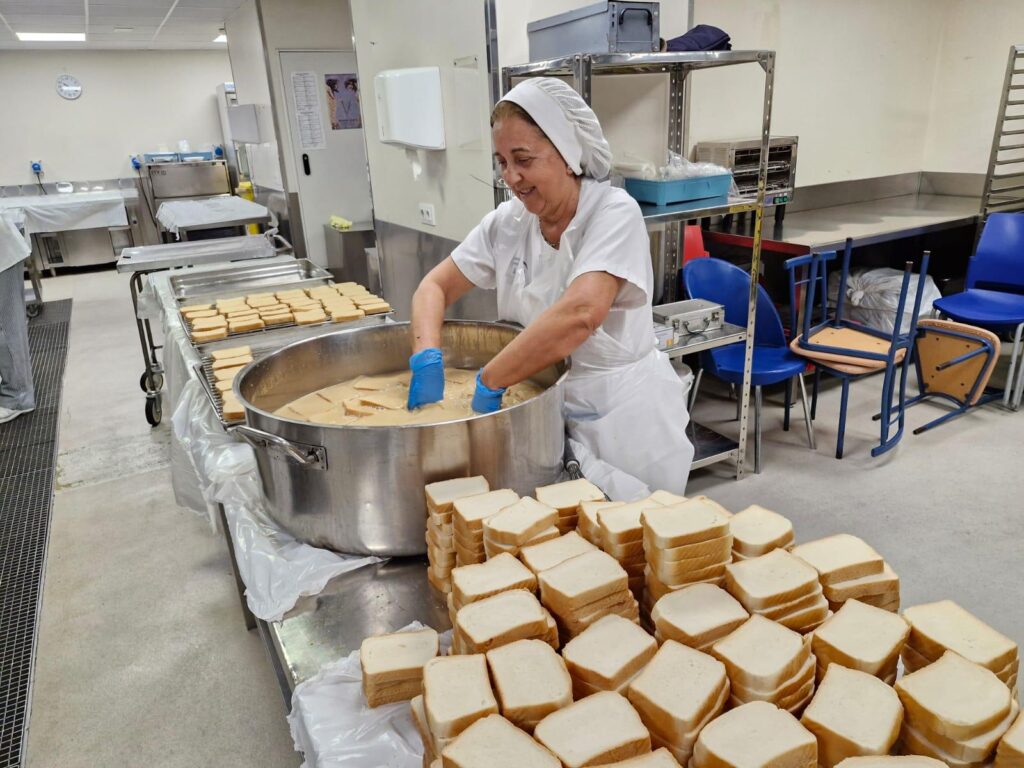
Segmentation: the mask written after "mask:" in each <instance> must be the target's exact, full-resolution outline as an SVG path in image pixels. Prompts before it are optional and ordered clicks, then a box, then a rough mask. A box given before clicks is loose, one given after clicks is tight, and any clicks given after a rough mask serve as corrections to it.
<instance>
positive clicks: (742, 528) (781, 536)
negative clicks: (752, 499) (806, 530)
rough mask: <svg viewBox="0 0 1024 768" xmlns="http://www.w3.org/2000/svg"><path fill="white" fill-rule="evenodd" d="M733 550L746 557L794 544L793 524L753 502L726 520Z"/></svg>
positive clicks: (764, 553)
mask: <svg viewBox="0 0 1024 768" xmlns="http://www.w3.org/2000/svg"><path fill="white" fill-rule="evenodd" d="M729 531H730V533H732V539H733V543H732V546H733V549H734V550H736V551H737V552H739V553H740V554H742V555H744V556H745V557H757V556H758V555H766V554H768V553H769V552H771V551H772V550H773V549H778V548H779V547H785V546H788V545H789V544H792V543H793V523H791V522H790V521H789V519H788V518H785V517H783V516H782V515H780V514H779V513H778V512H772V511H771V510H770V509H765V508H764V507H760V506H758V505H757V504H752V505H751V506H749V507H747V508H746V509H744V510H742V511H741V512H737V513H736V514H735V515H733V516H732V517H731V518H730V519H729Z"/></svg>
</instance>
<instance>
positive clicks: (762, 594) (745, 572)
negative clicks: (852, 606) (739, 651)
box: [725, 549, 821, 611]
mask: <svg viewBox="0 0 1024 768" xmlns="http://www.w3.org/2000/svg"><path fill="white" fill-rule="evenodd" d="M725 588H726V589H728V590H729V593H730V594H731V595H732V596H733V597H735V598H736V599H737V600H739V601H740V603H742V604H743V607H744V608H746V609H747V610H748V611H756V610H758V609H764V608H771V607H773V606H777V605H781V604H782V603H788V602H790V601H792V600H796V599H798V598H801V597H804V596H805V595H808V594H811V593H812V592H821V585H820V584H819V583H818V572H817V571H816V570H814V568H812V567H811V566H809V565H808V564H807V563H805V562H804V561H803V560H801V559H800V558H798V557H794V556H793V555H791V554H790V553H789V552H787V551H786V550H784V549H773V550H772V551H771V552H769V553H768V554H767V555H761V556H760V557H755V558H754V559H752V560H744V561H742V562H739V563H732V564H731V565H727V566H726V567H725Z"/></svg>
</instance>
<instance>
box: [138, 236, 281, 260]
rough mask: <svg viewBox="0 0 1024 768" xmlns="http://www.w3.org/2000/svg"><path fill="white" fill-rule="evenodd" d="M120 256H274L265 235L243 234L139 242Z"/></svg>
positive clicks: (139, 257) (139, 258)
mask: <svg viewBox="0 0 1024 768" xmlns="http://www.w3.org/2000/svg"><path fill="white" fill-rule="evenodd" d="M121 255H122V257H124V256H128V257H129V258H130V259H131V260H132V261H133V262H145V261H149V260H152V259H165V258H175V257H182V258H185V257H191V258H197V257H204V258H205V257H211V258H212V257H214V256H219V255H223V257H224V260H225V261H229V260H230V261H237V260H240V259H263V258H267V257H268V256H273V255H274V244H273V243H272V242H271V241H270V240H269V239H268V238H267V237H265V236H264V235H242V236H240V237H219V238H216V239H214V240H195V241H191V242H189V241H186V242H184V243H161V244H160V245H139V246H134V247H132V248H125V249H124V250H123V251H121Z"/></svg>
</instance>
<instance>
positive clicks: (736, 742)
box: [693, 701, 818, 768]
mask: <svg viewBox="0 0 1024 768" xmlns="http://www.w3.org/2000/svg"><path fill="white" fill-rule="evenodd" d="M817 759H818V742H817V740H816V739H815V738H814V734H812V733H811V732H810V731H808V730H807V729H806V728H804V727H803V726H802V725H800V722H799V721H798V720H797V719H796V718H795V717H793V716H792V715H791V714H789V713H788V712H784V711H782V710H781V709H779V708H778V707H776V706H775V705H774V704H769V703H767V702H764V701H754V702H751V703H749V704H744V705H743V706H741V707H737V708H736V709H734V710H732V711H730V712H726V713H725V714H723V715H720V716H719V717H718V718H716V719H715V720H712V721H711V722H710V723H708V724H707V725H706V726H704V730H702V731H701V732H700V736H698V737H697V743H696V745H694V753H693V765H694V768H815V766H816V764H817Z"/></svg>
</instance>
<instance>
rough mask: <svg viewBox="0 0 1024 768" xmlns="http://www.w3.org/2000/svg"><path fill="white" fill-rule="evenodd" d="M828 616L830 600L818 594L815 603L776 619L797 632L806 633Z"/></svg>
mask: <svg viewBox="0 0 1024 768" xmlns="http://www.w3.org/2000/svg"><path fill="white" fill-rule="evenodd" d="M828 616H829V609H828V600H826V599H825V596H824V595H818V596H817V602H816V604H815V605H813V606H810V607H808V608H802V609H800V610H798V611H793V612H791V613H788V614H786V615H785V616H779V617H777V618H775V619H774V621H776V622H778V623H779V624H781V625H782V626H784V627H789V628H790V629H792V630H795V631H796V632H800V633H804V632H809V631H811V630H812V629H814V628H815V627H818V626H820V625H821V624H822V623H823V622H824V621H825V619H827V618H828Z"/></svg>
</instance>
